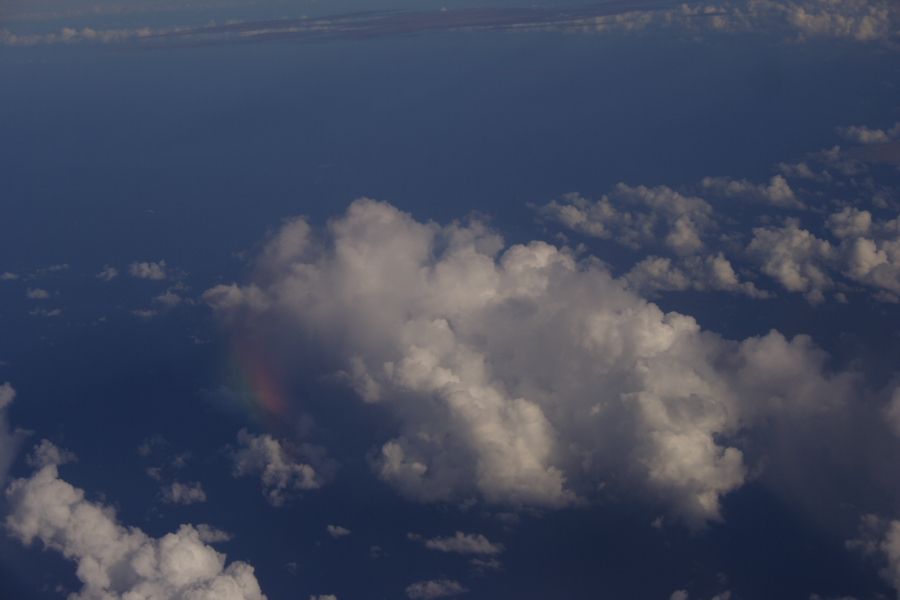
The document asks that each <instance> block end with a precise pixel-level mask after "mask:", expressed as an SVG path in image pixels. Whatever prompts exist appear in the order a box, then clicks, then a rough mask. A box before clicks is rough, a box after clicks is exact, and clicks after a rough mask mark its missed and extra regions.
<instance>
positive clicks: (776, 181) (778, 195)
mask: <svg viewBox="0 0 900 600" xmlns="http://www.w3.org/2000/svg"><path fill="white" fill-rule="evenodd" d="M700 184H701V186H702V187H703V189H704V190H706V191H707V192H710V193H713V194H717V195H720V196H724V197H726V198H735V199H741V200H750V201H754V202H761V203H764V204H770V205H772V206H777V207H779V208H794V209H800V208H804V206H803V203H802V202H800V200H798V199H797V196H796V194H794V190H792V189H791V186H790V185H789V184H788V182H787V180H786V179H785V178H784V177H783V176H782V175H774V176H772V178H771V179H770V180H769V183H768V184H767V185H762V184H754V183H751V182H749V181H747V180H746V179H731V178H729V177H705V178H704V179H703V180H702V181H701V182H700Z"/></svg>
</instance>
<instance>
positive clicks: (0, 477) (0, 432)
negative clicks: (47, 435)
mask: <svg viewBox="0 0 900 600" xmlns="http://www.w3.org/2000/svg"><path fill="white" fill-rule="evenodd" d="M15 398H16V390H15V389H14V388H13V386H12V385H10V383H9V382H8V381H7V382H4V383H3V384H0V486H2V485H3V484H4V483H6V475H7V473H8V472H9V467H10V465H12V462H13V459H14V458H15V457H16V454H17V453H18V451H19V446H20V445H21V444H22V441H23V440H24V438H25V437H26V433H25V432H23V431H20V430H13V429H11V428H10V425H9V417H8V411H9V407H10V405H11V404H12V403H13V400H15Z"/></svg>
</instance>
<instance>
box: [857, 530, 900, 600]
mask: <svg viewBox="0 0 900 600" xmlns="http://www.w3.org/2000/svg"><path fill="white" fill-rule="evenodd" d="M847 547H848V548H850V549H851V550H857V551H859V552H862V553H863V554H866V555H869V556H871V557H872V558H874V559H875V560H876V561H878V562H879V563H880V564H881V565H882V568H881V576H882V577H883V578H884V579H885V581H887V582H888V583H890V584H891V586H892V587H893V588H894V590H896V591H897V592H898V593H900V520H893V521H888V520H887V519H883V518H881V517H879V516H878V515H873V514H868V515H863V517H862V518H861V519H860V524H859V537H858V538H855V539H852V540H848V541H847Z"/></svg>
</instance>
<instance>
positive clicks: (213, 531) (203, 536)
mask: <svg viewBox="0 0 900 600" xmlns="http://www.w3.org/2000/svg"><path fill="white" fill-rule="evenodd" d="M194 529H196V530H197V535H199V536H200V541H201V542H205V543H207V544H218V543H220V542H227V541H229V540H231V539H232V538H234V536H233V535H231V534H230V533H228V532H227V531H223V530H221V529H218V528H216V527H211V526H210V525H207V524H206V523H200V524H199V525H195V526H194Z"/></svg>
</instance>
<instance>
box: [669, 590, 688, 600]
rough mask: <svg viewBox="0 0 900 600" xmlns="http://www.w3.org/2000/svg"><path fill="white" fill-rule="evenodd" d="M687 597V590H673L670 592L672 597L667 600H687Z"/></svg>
mask: <svg viewBox="0 0 900 600" xmlns="http://www.w3.org/2000/svg"><path fill="white" fill-rule="evenodd" d="M688 598H689V595H688V593H687V590H675V591H674V592H672V595H671V596H669V600H688Z"/></svg>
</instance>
